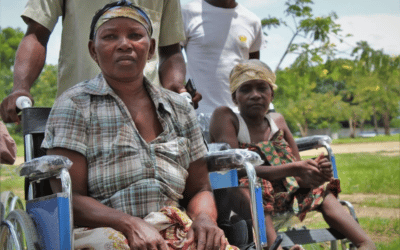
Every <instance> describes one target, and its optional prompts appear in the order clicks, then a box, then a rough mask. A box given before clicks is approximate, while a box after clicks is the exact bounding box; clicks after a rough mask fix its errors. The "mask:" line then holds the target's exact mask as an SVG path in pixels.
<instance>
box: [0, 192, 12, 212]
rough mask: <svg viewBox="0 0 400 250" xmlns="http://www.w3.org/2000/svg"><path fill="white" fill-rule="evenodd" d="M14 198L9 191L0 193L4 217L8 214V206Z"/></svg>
mask: <svg viewBox="0 0 400 250" xmlns="http://www.w3.org/2000/svg"><path fill="white" fill-rule="evenodd" d="M14 196H15V195H14V193H13V192H11V191H4V192H1V196H0V201H1V203H3V205H4V209H5V211H4V216H7V214H8V213H9V212H10V204H11V201H12V199H13V198H14Z"/></svg>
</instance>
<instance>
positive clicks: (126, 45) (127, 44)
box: [118, 37, 132, 50]
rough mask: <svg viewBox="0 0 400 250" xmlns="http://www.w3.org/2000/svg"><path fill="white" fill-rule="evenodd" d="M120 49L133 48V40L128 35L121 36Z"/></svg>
mask: <svg viewBox="0 0 400 250" xmlns="http://www.w3.org/2000/svg"><path fill="white" fill-rule="evenodd" d="M118 49H120V50H127V49H132V44H131V41H130V40H129V39H128V38H127V37H121V38H120V41H119V46H118Z"/></svg>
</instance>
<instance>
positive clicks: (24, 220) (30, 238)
mask: <svg viewBox="0 0 400 250" xmlns="http://www.w3.org/2000/svg"><path fill="white" fill-rule="evenodd" d="M7 220H9V221H10V222H11V223H12V224H13V225H14V226H15V222H18V223H19V224H20V226H21V228H22V231H23V232H24V234H25V240H26V246H27V249H28V250H36V249H40V248H39V246H40V244H39V237H38V234H37V231H36V228H35V225H34V224H33V221H32V219H31V217H30V216H29V215H28V214H27V213H26V212H25V211H23V210H21V209H15V210H13V211H11V212H10V213H9V214H8V216H7ZM18 233H19V232H17V234H18Z"/></svg>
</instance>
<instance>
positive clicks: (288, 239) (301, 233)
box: [278, 228, 345, 247]
mask: <svg viewBox="0 0 400 250" xmlns="http://www.w3.org/2000/svg"><path fill="white" fill-rule="evenodd" d="M278 235H282V236H283V241H282V244H281V246H282V247H291V246H293V245H296V244H298V245H305V244H313V243H318V242H327V241H335V240H342V239H345V237H344V236H343V235H342V234H341V233H339V232H338V231H336V230H335V229H333V228H326V229H294V230H288V231H286V232H278Z"/></svg>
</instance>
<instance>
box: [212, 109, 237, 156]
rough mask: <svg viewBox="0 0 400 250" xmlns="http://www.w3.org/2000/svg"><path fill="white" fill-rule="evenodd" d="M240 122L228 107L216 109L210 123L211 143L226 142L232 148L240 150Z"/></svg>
mask: <svg viewBox="0 0 400 250" xmlns="http://www.w3.org/2000/svg"><path fill="white" fill-rule="evenodd" d="M238 129H239V120H238V118H237V116H236V115H235V113H233V111H232V110H231V109H230V108H228V107H219V108H216V109H215V111H214V112H213V114H212V116H211V121H210V138H211V142H225V143H228V144H229V145H230V146H231V147H232V148H238V147H239V142H238V139H237V134H238Z"/></svg>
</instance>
